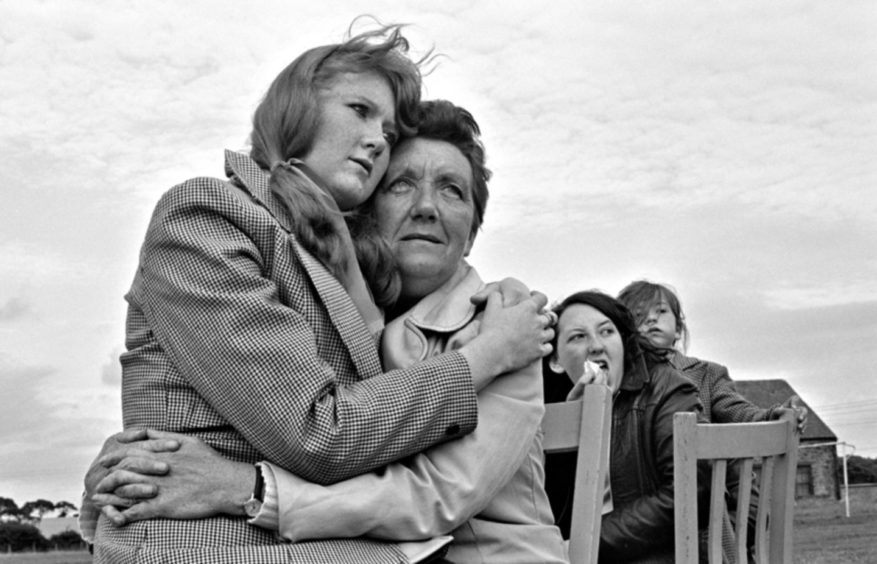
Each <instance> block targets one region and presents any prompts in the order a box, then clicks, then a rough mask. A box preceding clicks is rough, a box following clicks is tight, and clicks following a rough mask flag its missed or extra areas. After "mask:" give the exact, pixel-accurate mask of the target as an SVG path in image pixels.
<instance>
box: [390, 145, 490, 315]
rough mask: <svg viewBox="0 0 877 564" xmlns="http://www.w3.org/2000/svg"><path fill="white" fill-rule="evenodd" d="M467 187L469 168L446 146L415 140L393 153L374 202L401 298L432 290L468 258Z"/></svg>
mask: <svg viewBox="0 0 877 564" xmlns="http://www.w3.org/2000/svg"><path fill="white" fill-rule="evenodd" d="M472 185H473V178H472V167H471V166H470V165H469V161H468V160H466V157H465V156H463V153H462V152H460V150H459V149H457V147H455V146H454V145H453V144H451V143H448V142H446V141H437V140H434V139H425V138H417V137H415V138H413V139H408V140H406V141H404V142H402V143H401V144H400V145H399V146H398V147H396V148H395V149H394V151H393V156H392V158H391V160H390V164H389V167H388V168H387V174H386V176H385V177H384V180H383V182H382V184H381V186H380V187H379V188H378V190H377V192H376V194H375V202H374V203H375V216H376V219H377V222H378V226H379V229H380V232H381V235H383V236H384V238H386V239H387V241H388V242H389V243H390V246H391V248H392V249H393V254H394V256H395V257H396V261H397V263H398V264H399V269H400V273H401V277H402V297H403V298H421V297H423V296H425V295H427V294H429V293H430V292H432V291H433V290H435V289H437V288H438V287H439V286H441V285H442V284H444V283H445V282H446V281H447V280H448V279H450V277H451V276H452V275H453V274H454V272H455V271H456V269H457V266H458V265H459V263H460V261H461V260H462V259H463V257H464V256H466V255H467V254H468V253H469V249H470V248H471V246H472V240H473V239H474V236H475V234H474V230H473V229H472V219H473V217H474V215H475V203H474V200H473V195H472Z"/></svg>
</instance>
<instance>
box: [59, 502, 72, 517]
mask: <svg viewBox="0 0 877 564" xmlns="http://www.w3.org/2000/svg"><path fill="white" fill-rule="evenodd" d="M55 511H57V512H58V517H68V516H71V517H75V515H70V514H71V513H76V512H77V511H78V509H77V507H76V506H75V505H73V504H72V503H70V502H69V501H59V502H58V503H56V504H55Z"/></svg>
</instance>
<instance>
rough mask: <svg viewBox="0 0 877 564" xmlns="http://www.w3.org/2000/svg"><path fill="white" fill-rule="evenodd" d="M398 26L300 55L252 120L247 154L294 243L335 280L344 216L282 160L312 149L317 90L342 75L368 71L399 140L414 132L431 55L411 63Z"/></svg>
mask: <svg viewBox="0 0 877 564" xmlns="http://www.w3.org/2000/svg"><path fill="white" fill-rule="evenodd" d="M402 27H403V26H402V25H388V26H381V27H380V28H379V29H377V30H373V31H368V32H364V33H360V34H358V35H355V36H352V37H349V38H348V39H347V40H346V41H344V42H343V43H339V44H335V45H324V46H321V47H315V48H313V49H310V50H308V51H305V52H304V53H302V54H301V55H300V56H299V57H297V58H296V59H295V60H294V61H292V63H290V64H289V66H287V67H286V68H285V69H283V70H282V71H281V72H280V74H278V75H277V77H276V78H275V79H274V81H273V82H272V83H271V86H270V87H269V88H268V91H267V92H266V93H265V96H264V97H263V99H262V101H261V103H260V104H259V106H258V107H257V108H256V111H255V113H254V115H253V130H252V133H251V134H250V143H251V145H252V149H251V151H250V156H251V157H252V159H253V160H254V161H256V163H258V164H259V166H260V167H262V168H263V169H265V170H268V171H270V172H271V177H270V181H269V182H270V186H271V190H272V192H273V193H274V195H275V196H276V197H277V198H278V199H279V200H280V201H281V202H282V203H283V204H284V206H285V207H286V209H287V211H288V212H289V214H290V216H291V218H292V220H293V226H294V227H293V228H294V230H295V234H296V236H297V237H298V240H299V242H300V243H301V244H302V245H303V246H304V247H305V248H306V249H307V250H308V251H310V252H311V254H313V255H314V256H315V257H317V259H319V260H320V261H321V262H322V263H323V264H324V265H325V266H326V267H327V268H328V269H329V270H330V271H331V272H333V273H335V274H336V275H339V274H341V273H343V271H344V253H342V252H341V250H342V248H343V247H342V245H343V243H342V241H343V239H342V236H341V234H340V233H339V232H338V229H337V228H336V227H335V225H336V223H335V221H337V215H338V214H340V213H341V212H339V211H338V210H337V209H335V208H334V207H333V206H329V205H327V203H326V201H325V198H326V196H325V194H324V193H322V192H321V191H320V190H319V189H318V188H316V187H315V186H314V185H313V184H312V183H311V182H307V181H304V179H303V177H302V175H301V174H297V173H296V171H295V170H293V169H292V167H290V166H289V165H288V164H287V161H289V160H290V159H296V158H300V157H302V156H304V155H305V154H307V152H308V151H309V150H310V148H311V146H312V144H313V142H314V135H315V134H316V131H317V125H318V122H319V120H320V105H321V103H320V92H321V91H322V90H325V89H327V88H329V87H330V86H331V82H332V81H333V79H334V78H335V77H336V76H338V75H339V74H342V73H366V72H370V73H375V74H377V75H378V76H381V77H383V78H384V79H386V80H387V83H388V84H389V85H390V90H391V91H392V93H393V97H394V100H395V104H396V107H395V113H396V115H395V118H396V125H397V128H398V130H399V134H400V136H406V135H411V134H412V133H413V132H414V131H415V128H416V124H417V110H418V106H419V104H420V95H421V88H422V76H421V72H420V65H421V64H423V63H424V61H425V60H427V58H428V57H429V54H427V55H426V56H424V58H423V59H420V60H417V61H414V60H412V59H410V58H409V57H408V51H409V44H408V40H407V39H406V38H405V37H404V36H403V35H402ZM348 33H349V32H348Z"/></svg>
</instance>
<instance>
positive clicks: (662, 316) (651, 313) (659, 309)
mask: <svg viewBox="0 0 877 564" xmlns="http://www.w3.org/2000/svg"><path fill="white" fill-rule="evenodd" d="M637 329H639V332H640V333H641V334H643V335H645V336H646V338H647V339H648V340H649V341H650V342H651V343H652V344H653V345H655V346H656V347H663V348H672V347H673V345H674V344H675V343H676V341H677V340H678V339H679V337H680V335H679V330H678V329H677V328H676V316H675V315H674V314H673V310H672V309H670V304H668V303H667V301H666V300H665V299H664V298H661V301H660V302H658V303H657V304H654V305H652V306H651V307H649V309H648V311H647V312H646V313H645V317H643V318H642V322H641V323H640V324H639V327H637Z"/></svg>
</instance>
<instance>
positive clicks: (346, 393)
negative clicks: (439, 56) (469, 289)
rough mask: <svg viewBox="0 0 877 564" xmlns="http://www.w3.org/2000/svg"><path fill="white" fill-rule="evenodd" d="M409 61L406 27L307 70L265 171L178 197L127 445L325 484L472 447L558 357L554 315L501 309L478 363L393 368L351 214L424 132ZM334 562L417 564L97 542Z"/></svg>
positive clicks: (134, 338) (239, 529)
mask: <svg viewBox="0 0 877 564" xmlns="http://www.w3.org/2000/svg"><path fill="white" fill-rule="evenodd" d="M407 47H408V44H407V42H406V40H405V38H404V37H403V36H402V35H401V33H400V30H399V27H398V26H390V27H387V28H384V29H381V30H378V31H376V32H371V33H366V34H362V35H358V36H355V37H353V38H351V39H349V40H347V41H345V42H344V43H341V44H337V45H326V46H323V47H317V48H315V49H311V50H309V51H306V52H305V53H304V54H302V55H301V56H299V57H298V58H297V59H296V60H294V61H293V62H292V63H291V64H290V65H289V66H288V67H287V68H286V69H284V70H283V71H282V72H281V73H280V74H279V75H278V76H277V78H276V79H275V80H274V82H273V83H272V85H271V86H270V88H269V89H268V92H267V93H266V95H265V97H264V99H263V100H262V102H261V104H260V105H259V107H258V108H257V110H256V112H255V115H254V118H253V130H252V134H251V143H252V151H251V153H250V155H249V156H247V155H242V154H238V153H231V152H227V153H226V162H225V168H226V173H227V175H228V180H221V179H216V178H195V179H191V180H188V181H186V182H184V183H182V184H180V185H178V186H175V187H174V188H172V189H171V190H170V191H169V192H168V193H166V194H165V195H164V196H163V197H162V198H161V200H160V201H159V203H158V205H157V207H156V210H155V212H154V214H153V217H152V220H151V222H150V225H149V228H148V231H147V234H146V240H145V242H144V244H143V248H142V250H141V254H140V265H139V268H138V271H137V274H136V276H135V279H134V282H133V284H132V287H131V290H130V292H129V293H128V295H127V296H126V298H127V300H128V303H129V309H128V319H127V325H126V333H127V334H126V346H127V352H126V353H125V354H123V355H122V359H121V361H122V368H123V387H122V402H123V416H124V423H125V427H126V428H131V427H150V428H154V429H160V430H166V431H176V432H181V433H185V434H187V435H190V436H193V437H198V438H200V439H202V440H203V441H204V442H206V443H207V444H209V445H210V446H211V447H213V448H214V449H216V450H217V451H219V452H220V453H222V454H223V455H225V456H227V457H229V458H231V459H233V460H236V461H243V462H256V461H259V460H269V461H271V462H273V463H276V464H278V465H279V466H281V467H284V468H287V469H289V470H290V471H292V472H295V474H296V475H298V476H301V477H303V478H305V479H308V480H312V481H314V482H316V483H321V484H326V483H331V482H335V481H338V480H342V479H345V478H348V477H350V476H354V475H357V474H360V473H362V472H365V471H368V470H371V469H373V468H376V467H380V466H383V465H385V464H387V463H389V462H391V461H393V460H396V459H398V458H400V457H405V456H408V455H411V454H414V453H417V452H420V451H422V450H424V449H425V448H428V447H429V446H431V445H434V444H436V443H439V442H443V441H447V440H450V439H453V438H457V437H460V436H463V435H465V434H467V433H469V432H471V431H472V430H473V428H474V427H475V425H476V421H477V403H476V397H475V392H476V391H477V390H479V389H481V388H483V387H484V386H485V385H487V384H488V383H489V382H491V381H492V380H493V379H494V378H495V377H496V376H498V375H500V374H503V373H506V372H511V371H514V370H515V369H517V368H521V367H523V366H527V365H528V364H530V363H531V362H533V361H534V360H535V359H538V358H539V357H540V356H541V355H542V354H543V353H544V351H546V350H547V345H546V344H545V342H544V341H545V340H546V339H547V338H548V337H550V332H547V331H546V320H545V315H543V314H541V313H540V312H539V310H540V309H541V307H542V305H544V301H545V300H544V297H542V296H537V297H534V298H528V299H525V300H523V301H522V302H520V303H519V304H517V305H515V306H512V307H505V308H504V307H502V305H501V298H499V297H498V296H492V297H491V298H489V299H488V303H487V307H486V310H485V315H484V319H483V322H482V327H481V331H480V332H479V334H478V336H476V337H475V338H474V339H473V340H472V341H470V342H469V343H467V344H466V345H464V346H462V347H461V348H459V349H457V350H454V351H448V352H446V353H444V354H441V355H437V356H435V357H432V358H430V359H427V360H425V361H424V362H421V363H418V364H416V365H414V366H411V367H408V368H405V369H399V370H391V371H387V372H384V371H383V370H382V368H381V364H380V360H379V357H378V352H377V349H376V347H375V338H374V335H375V333H376V332H377V331H379V330H380V327H381V324H382V323H381V318H380V312H379V310H378V309H377V307H376V306H375V303H374V302H372V300H371V296H370V295H369V291H368V288H367V287H366V283H365V280H364V278H363V276H362V274H361V271H360V270H359V267H358V265H357V262H356V259H355V253H354V250H353V246H352V243H351V238H350V234H349V232H348V231H347V228H346V225H345V222H344V219H343V214H344V212H347V211H349V210H351V209H352V208H353V207H355V206H357V205H359V204H361V203H363V202H364V201H365V200H366V199H367V198H368V197H369V196H370V195H371V194H372V192H373V191H374V189H375V187H376V186H377V183H378V181H379V180H380V178H381V177H382V176H383V174H384V172H385V170H386V167H387V163H388V161H389V153H390V149H391V146H392V144H393V143H394V142H395V141H397V140H398V139H399V138H400V137H402V136H405V135H407V134H408V133H410V132H411V131H412V130H413V127H414V125H415V112H416V109H417V104H418V102H419V97H420V88H421V80H420V74H419V71H418V68H417V64H415V63H414V62H412V61H411V60H410V59H408V57H407V56H406V52H407ZM546 335H547V336H546ZM249 473H250V477H251V478H252V477H253V476H254V475H255V469H254V468H250V469H249ZM318 558H319V559H322V560H328V561H353V560H356V561H386V560H392V559H399V558H400V554H399V552H398V550H397V549H395V548H393V547H391V546H388V545H385V544H377V543H369V542H367V541H349V542H346V543H321V544H319V543H318V544H314V543H309V544H307V545H305V544H285V543H282V542H280V541H279V540H278V539H277V538H276V536H275V535H273V534H271V533H268V532H265V531H262V530H261V529H259V528H257V527H252V526H249V525H248V524H247V523H246V521H245V520H244V519H240V518H227V517H214V518H209V519H200V520H187V521H179V520H169V519H152V520H149V521H141V522H137V523H133V524H131V525H129V526H127V527H124V528H116V527H113V526H111V525H110V524H109V523H107V522H106V520H101V523H99V526H98V530H97V535H96V541H95V561H96V562H128V561H135V560H136V561H141V560H143V559H156V560H163V561H168V560H191V561H215V562H218V561H231V560H258V561H283V562H289V561H302V562H310V561H314V560H315V559H318Z"/></svg>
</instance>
